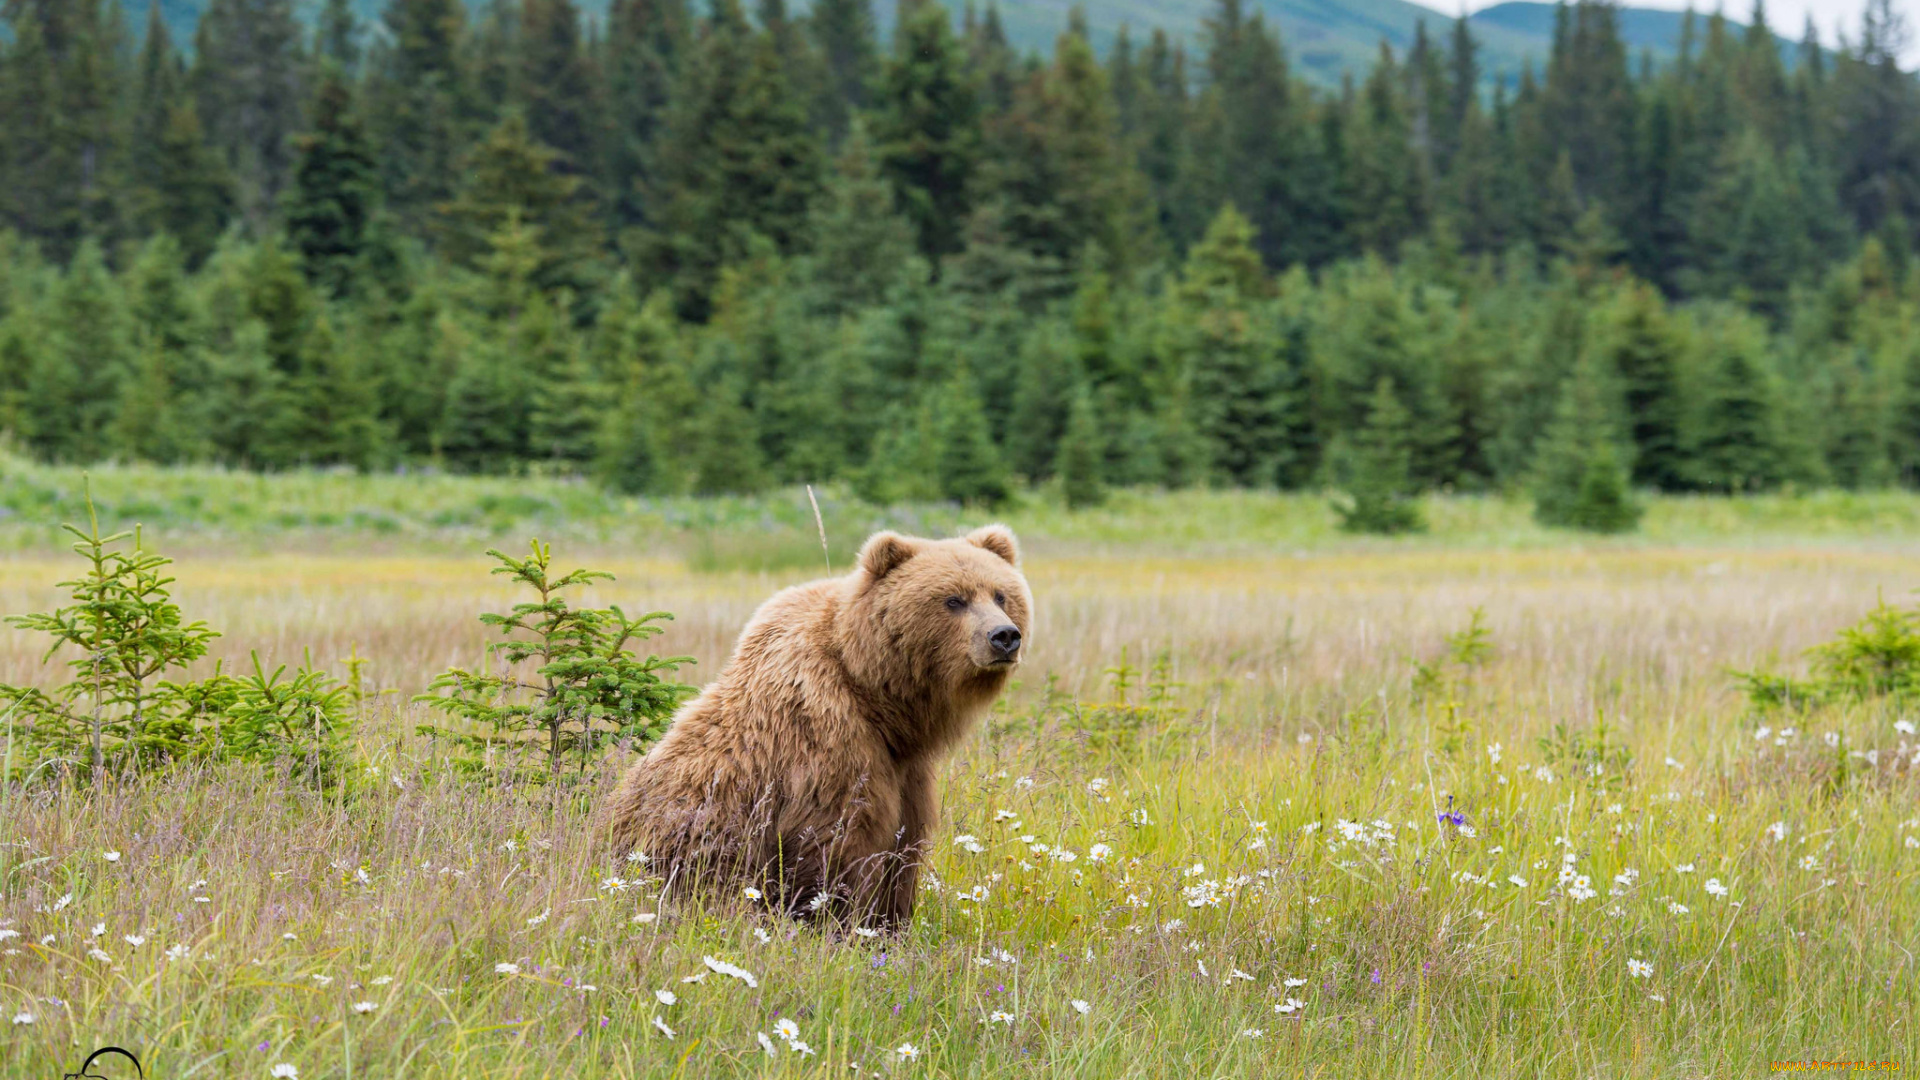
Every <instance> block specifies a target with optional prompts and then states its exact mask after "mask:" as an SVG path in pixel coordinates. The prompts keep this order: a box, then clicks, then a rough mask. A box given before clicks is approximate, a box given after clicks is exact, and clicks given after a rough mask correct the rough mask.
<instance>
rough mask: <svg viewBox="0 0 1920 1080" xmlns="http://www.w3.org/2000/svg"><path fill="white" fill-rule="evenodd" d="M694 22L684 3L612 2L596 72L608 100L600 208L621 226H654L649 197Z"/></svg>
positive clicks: (655, 183)
mask: <svg viewBox="0 0 1920 1080" xmlns="http://www.w3.org/2000/svg"><path fill="white" fill-rule="evenodd" d="M692 24H693V16H692V14H691V13H690V12H689V11H688V10H687V4H686V0H613V4H612V6H611V7H610V8H609V9H608V11H607V36H606V40H605V44H604V50H603V53H602V57H601V61H600V65H601V69H602V71H603V72H604V75H603V78H604V79H605V82H606V99H607V128H608V130H607V133H606V146H605V149H604V151H603V153H602V154H601V159H602V166H603V167H604V168H605V170H606V172H605V174H604V177H603V179H602V181H601V185H600V187H601V191H600V196H601V199H602V201H603V202H604V203H605V204H607V205H608V206H609V207H610V208H611V210H612V211H613V215H614V220H615V222H617V223H618V224H619V225H620V226H622V227H643V226H651V225H657V224H658V223H659V218H660V213H659V208H658V207H657V206H655V205H654V200H653V198H652V196H653V194H654V193H655V192H656V190H657V189H658V187H659V185H660V183H661V182H662V181H661V178H660V176H659V175H658V171H659V154H660V140H661V136H662V134H663V132H664V131H665V130H666V122H667V112H668V109H669V103H670V97H669V95H670V94H671V92H672V89H673V86H674V81H675V79H676V77H677V75H678V73H679V70H680V66H681V64H682V63H684V62H685V59H686V51H687V48H688V43H689V40H690V37H691V32H692V31H691V28H692Z"/></svg>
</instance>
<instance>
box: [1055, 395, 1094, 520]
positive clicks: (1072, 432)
mask: <svg viewBox="0 0 1920 1080" xmlns="http://www.w3.org/2000/svg"><path fill="white" fill-rule="evenodd" d="M1106 452H1107V448H1106V432H1105V431H1104V430H1103V429H1102V427H1101V423H1100V416H1099V414H1098V412H1097V411H1096V410H1095V408H1094V404H1093V394H1092V392H1091V391H1090V390H1089V389H1088V388H1087V387H1085V386H1081V387H1080V388H1079V390H1078V391H1077V392H1076V393H1075V394H1074V395H1073V407H1072V408H1071V409H1070V410H1068V412H1067V430H1066V433H1065V434H1064V435H1062V436H1061V438H1060V452H1059V456H1058V457H1057V458H1056V459H1055V461H1054V466H1053V471H1054V473H1055V474H1056V475H1058V476H1059V477H1060V494H1061V496H1062V497H1063V498H1065V499H1066V501H1067V509H1069V510H1080V509H1084V508H1086V507H1089V506H1098V505H1099V504H1100V503H1102V502H1104V501H1105V500H1106V497H1107V492H1106V484H1105V483H1104V478H1103V477H1102V476H1101V472H1102V470H1103V469H1104V467H1105V464H1106Z"/></svg>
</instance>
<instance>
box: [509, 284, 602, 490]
mask: <svg viewBox="0 0 1920 1080" xmlns="http://www.w3.org/2000/svg"><path fill="white" fill-rule="evenodd" d="M518 331H519V333H518V335H517V340H516V344H517V345H518V349H517V351H518V352H519V354H520V355H521V356H522V357H523V358H524V361H525V362H526V363H527V365H528V366H529V367H531V368H532V369H533V370H532V379H533V396H532V400H531V402H530V406H531V408H530V410H529V414H528V418H527V420H528V440H529V446H528V452H529V454H530V455H531V456H532V458H533V459H534V460H536V461H546V462H549V463H552V464H555V465H559V466H562V467H564V468H568V469H578V468H581V467H583V466H584V465H585V464H586V463H587V462H589V461H591V460H592V459H593V456H594V452H595V450H596V449H597V448H598V440H599V435H600V428H601V417H600V413H601V409H602V408H603V392H602V390H603V388H602V385H601V383H600V382H599V381H598V380H597V379H595V378H594V376H593V372H592V371H591V370H590V369H589V368H588V366H587V359H586V357H585V355H583V352H582V350H581V347H580V343H579V340H578V339H577V338H576V337H575V335H574V334H573V333H572V330H571V327H569V326H568V325H567V324H566V319H565V312H564V311H560V310H556V305H552V304H548V303H546V302H544V301H542V300H536V302H535V304H534V305H533V307H532V308H530V310H529V311H528V312H527V313H526V314H525V315H523V316H522V317H521V320H520V325H519V327H518Z"/></svg>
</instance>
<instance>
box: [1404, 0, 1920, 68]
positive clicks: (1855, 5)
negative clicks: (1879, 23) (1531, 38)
mask: <svg viewBox="0 0 1920 1080" xmlns="http://www.w3.org/2000/svg"><path fill="white" fill-rule="evenodd" d="M1421 2H1423V3H1425V4H1427V5H1428V6H1429V7H1433V8H1436V9H1438V10H1440V11H1441V12H1443V13H1445V14H1448V15H1457V14H1459V11H1460V8H1461V6H1462V5H1461V3H1460V0H1421ZM1498 2H1499V0H1468V2H1467V3H1466V4H1465V5H1464V6H1465V7H1466V8H1467V10H1469V11H1478V10H1480V9H1481V8H1484V7H1492V6H1493V5H1494V4H1495V3H1498ZM1623 2H1624V3H1626V4H1628V5H1630V6H1632V7H1655V8H1668V9H1670V10H1673V11H1682V10H1685V9H1686V7H1687V3H1686V0H1623ZM1715 6H1716V0H1695V3H1694V4H1693V7H1694V9H1695V10H1697V11H1701V12H1707V11H1712V10H1713V9H1714V7H1715ZM1725 6H1726V12H1727V17H1728V18H1733V19H1738V20H1740V21H1741V22H1743V23H1744V22H1746V21H1747V16H1748V15H1749V14H1750V13H1751V12H1752V11H1753V0H1727V2H1726V5H1725ZM1865 7H1866V2H1865V0H1767V23H1768V25H1770V26H1772V27H1773V32H1774V33H1776V34H1779V35H1781V36H1783V37H1789V38H1793V39H1794V40H1796V41H1798V40H1799V39H1800V31H1801V30H1802V29H1804V28H1805V26H1806V22H1807V16H1808V15H1812V16H1813V25H1814V26H1816V27H1818V28H1819V29H1820V40H1821V42H1823V43H1824V44H1826V45H1827V46H1828V47H1829V48H1831V47H1832V46H1833V45H1835V44H1836V43H1837V42H1838V41H1839V34H1840V33H1841V32H1842V31H1845V32H1846V35H1847V37H1848V39H1849V40H1855V39H1858V38H1859V36H1860V12H1861V11H1862V10H1864V9H1865ZM1893 7H1894V10H1895V11H1898V12H1899V13H1900V14H1902V15H1904V16H1905V17H1906V20H1907V49H1906V58H1907V61H1908V63H1910V64H1911V63H1914V62H1916V61H1920V33H1916V31H1917V30H1920V0H1894V3H1893Z"/></svg>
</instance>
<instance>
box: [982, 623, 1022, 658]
mask: <svg viewBox="0 0 1920 1080" xmlns="http://www.w3.org/2000/svg"><path fill="white" fill-rule="evenodd" d="M987 642H988V644H990V645H992V646H993V651H994V652H996V653H999V654H1000V655H1001V656H1002V657H1011V656H1013V654H1014V653H1017V652H1019V651H1020V628H1019V627H1017V626H1015V625H1013V624H1012V623H1008V624H1007V625H1005V626H999V627H995V628H994V631H993V633H991V634H988V635H987Z"/></svg>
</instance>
